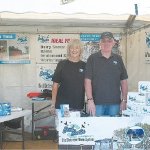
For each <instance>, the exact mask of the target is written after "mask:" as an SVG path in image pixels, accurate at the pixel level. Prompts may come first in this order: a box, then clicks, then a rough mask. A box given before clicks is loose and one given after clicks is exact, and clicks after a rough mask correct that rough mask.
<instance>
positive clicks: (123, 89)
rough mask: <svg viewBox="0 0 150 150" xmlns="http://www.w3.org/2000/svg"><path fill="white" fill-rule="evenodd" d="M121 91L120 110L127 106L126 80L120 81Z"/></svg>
mask: <svg viewBox="0 0 150 150" xmlns="http://www.w3.org/2000/svg"><path fill="white" fill-rule="evenodd" d="M121 92H122V102H121V105H120V109H121V110H125V109H126V107H127V94H128V83H127V80H122V81H121Z"/></svg>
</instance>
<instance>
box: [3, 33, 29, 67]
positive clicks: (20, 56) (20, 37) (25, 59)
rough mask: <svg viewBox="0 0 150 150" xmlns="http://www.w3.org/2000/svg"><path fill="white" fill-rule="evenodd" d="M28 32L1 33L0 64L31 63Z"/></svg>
mask: <svg viewBox="0 0 150 150" xmlns="http://www.w3.org/2000/svg"><path fill="white" fill-rule="evenodd" d="M29 39H30V37H29V35H28V34H0V64H16V63H19V64H29V63H30V54H29V52H30V46H29V45H30V43H29Z"/></svg>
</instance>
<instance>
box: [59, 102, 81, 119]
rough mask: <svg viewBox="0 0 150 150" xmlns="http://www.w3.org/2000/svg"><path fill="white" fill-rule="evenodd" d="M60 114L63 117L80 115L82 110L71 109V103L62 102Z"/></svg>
mask: <svg viewBox="0 0 150 150" xmlns="http://www.w3.org/2000/svg"><path fill="white" fill-rule="evenodd" d="M58 116H61V117H80V111H70V110H69V104H61V105H60V112H59V114H58Z"/></svg>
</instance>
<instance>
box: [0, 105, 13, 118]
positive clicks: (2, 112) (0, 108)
mask: <svg viewBox="0 0 150 150" xmlns="http://www.w3.org/2000/svg"><path fill="white" fill-rule="evenodd" d="M10 114H11V104H10V103H0V116H7V115H10Z"/></svg>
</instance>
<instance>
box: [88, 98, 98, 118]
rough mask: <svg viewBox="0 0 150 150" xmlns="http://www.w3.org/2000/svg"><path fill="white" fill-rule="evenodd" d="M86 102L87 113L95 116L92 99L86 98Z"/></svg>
mask: <svg viewBox="0 0 150 150" xmlns="http://www.w3.org/2000/svg"><path fill="white" fill-rule="evenodd" d="M87 104H88V113H89V114H90V116H95V113H96V108H95V104H94V100H88V103H87Z"/></svg>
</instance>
